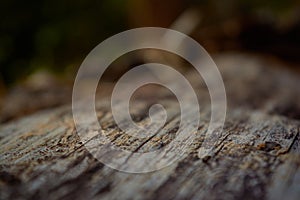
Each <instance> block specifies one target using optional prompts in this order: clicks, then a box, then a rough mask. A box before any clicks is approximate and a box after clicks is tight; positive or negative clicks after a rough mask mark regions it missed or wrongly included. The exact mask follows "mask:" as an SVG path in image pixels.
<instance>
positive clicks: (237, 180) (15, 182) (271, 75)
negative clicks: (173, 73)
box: [0, 54, 300, 200]
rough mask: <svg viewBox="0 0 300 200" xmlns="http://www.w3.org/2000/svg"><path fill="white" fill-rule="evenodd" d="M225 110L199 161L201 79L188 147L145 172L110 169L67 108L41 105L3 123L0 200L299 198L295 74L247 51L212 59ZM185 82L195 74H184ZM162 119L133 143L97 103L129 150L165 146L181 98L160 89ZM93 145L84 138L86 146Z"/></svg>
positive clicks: (141, 108)
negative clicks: (211, 146) (211, 147)
mask: <svg viewBox="0 0 300 200" xmlns="http://www.w3.org/2000/svg"><path fill="white" fill-rule="evenodd" d="M215 59H216V62H217V64H218V66H219V67H220V71H221V73H222V76H223V79H224V83H225V87H226V92H227V98H228V112H227V117H226V123H225V126H224V129H223V131H222V135H221V138H220V140H219V142H218V144H217V146H216V148H215V151H214V154H212V156H211V157H205V158H199V156H198V149H199V147H200V146H201V144H202V142H203V140H204V137H205V131H206V128H207V124H208V122H209V117H210V116H209V106H210V105H209V98H208V94H207V92H206V89H205V84H204V83H203V84H200V85H198V86H196V88H197V89H196V91H197V94H198V95H199V99H200V105H201V123H200V126H199V128H198V132H197V133H196V134H197V137H196V139H195V141H194V142H193V144H192V145H191V146H190V147H189V148H188V153H187V154H186V155H185V156H184V157H182V159H180V160H177V161H176V162H174V163H173V164H172V165H170V166H168V167H166V168H164V169H162V170H159V171H155V172H151V173H143V174H131V173H125V172H120V171H118V170H115V169H111V168H109V167H108V166H106V165H104V164H102V163H101V162H99V161H98V160H97V159H95V158H94V157H93V155H92V154H90V153H89V151H88V150H87V149H86V148H85V145H86V144H85V143H84V142H82V141H81V140H80V138H79V136H78V135H77V134H76V129H75V126H74V122H73V118H72V110H71V107H70V106H63V107H59V108H55V109H51V110H44V111H40V112H38V113H36V114H33V115H30V116H27V117H24V118H22V119H20V120H17V121H13V122H10V123H8V124H5V125H2V126H1V128H0V198H1V199H164V200H165V199H283V198H284V199H298V198H299V196H300V179H299V177H300V136H299V128H300V121H299V120H300V101H299V99H300V92H299V90H300V88H299V85H300V78H299V77H300V76H299V75H298V74H296V73H291V72H289V71H286V70H285V69H282V68H280V67H276V66H274V63H270V62H265V61H263V60H261V59H258V58H256V57H253V56H246V55H236V54H227V55H221V56H218V57H216V58H215ZM187 76H188V77H189V78H190V80H191V82H193V80H194V79H198V78H199V77H197V76H194V75H193V73H191V74H188V75H187ZM155 91H156V94H158V95H159V96H161V97H162V101H161V102H162V103H163V104H164V105H166V109H167V111H168V116H169V118H168V121H167V123H166V125H165V126H164V128H163V129H162V130H161V132H160V133H159V134H157V135H155V136H154V137H152V138H151V139H148V140H146V141H145V140H142V139H133V138H131V137H129V136H128V135H126V134H124V133H123V132H122V131H120V129H119V128H118V127H117V126H116V124H115V123H114V120H113V118H112V114H111V110H110V108H109V100H105V101H104V100H101V101H99V102H98V103H97V108H96V110H97V115H98V118H99V122H100V124H101V125H102V128H103V131H104V134H105V135H106V136H107V137H108V138H109V139H110V140H111V141H114V144H115V145H117V146H119V147H122V148H124V149H127V150H130V151H141V152H142V151H152V150H153V149H158V148H160V147H162V146H164V145H167V144H168V143H169V142H170V141H171V140H172V139H173V138H174V132H176V129H177V127H178V123H179V121H180V112H179V110H178V104H177V101H176V100H175V99H174V98H172V97H170V96H168V95H166V93H164V92H157V90H155ZM152 102H153V101H152V100H150V99H149V96H147V95H143V96H141V97H140V98H138V100H136V102H135V103H136V104H134V105H135V106H134V107H133V117H134V118H135V119H136V120H137V121H139V123H143V122H144V121H146V120H148V117H147V115H146V114H145V112H146V111H147V112H148V110H147V108H148V107H149V104H151V103H152ZM88 142H91V141H86V143H88Z"/></svg>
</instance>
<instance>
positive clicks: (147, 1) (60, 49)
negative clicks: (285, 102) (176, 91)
mask: <svg viewBox="0 0 300 200" xmlns="http://www.w3.org/2000/svg"><path fill="white" fill-rule="evenodd" d="M189 10H192V12H194V13H197V15H196V17H197V20H198V21H199V23H197V26H196V28H195V29H194V30H193V31H192V32H191V33H190V35H191V36H192V37H193V38H194V39H196V40H197V41H199V43H200V44H201V45H203V46H204V48H205V49H206V50H207V51H208V52H209V53H210V54H218V53H222V52H228V51H236V52H246V53H251V54H258V55H261V56H264V57H266V58H268V59H269V58H272V59H276V60H278V61H280V62H285V63H286V65H287V66H292V67H293V69H294V70H296V71H298V70H299V68H298V66H299V63H300V38H299V36H300V2H299V1H292V0H287V1H280V0H273V1H266V0H262V1H256V0H254V1H252V0H251V1H250V0H244V1H237V0H228V1H217V0H210V1H207V0H186V1H183V0H181V1H180V0H164V1H161V0H127V1H126V0H102V1H93V0H92V1H85V0H73V1H57V0H51V1H50V0H44V1H38V2H36V1H32V0H30V1H25V2H21V1H16V0H2V1H1V3H0V73H1V74H0V105H1V113H0V122H5V121H8V120H11V119H14V118H16V117H18V116H22V115H24V114H28V113H31V112H34V111H35V110H39V109H43V108H50V107H55V106H57V105H61V104H64V103H67V102H70V98H71V88H72V81H73V80H74V77H75V74H76V71H77V69H78V68H79V66H80V63H81V62H82V60H83V59H84V58H85V56H86V55H87V54H88V53H89V52H90V51H91V50H92V49H93V48H94V47H95V46H96V45H98V44H99V43H100V42H101V41H103V40H104V39H105V38H107V37H109V36H112V35H113V34H116V33H119V32H120V31H124V30H127V29H130V28H136V27H143V26H160V27H170V26H171V25H172V24H173V23H174V22H175V21H176V19H178V17H179V16H181V15H182V13H184V12H186V11H189ZM187 23H189V22H187ZM191 23H192V22H191Z"/></svg>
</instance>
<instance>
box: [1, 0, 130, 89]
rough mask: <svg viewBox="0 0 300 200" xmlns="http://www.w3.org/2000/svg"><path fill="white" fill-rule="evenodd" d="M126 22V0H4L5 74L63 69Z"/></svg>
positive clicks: (10, 80) (17, 75)
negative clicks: (42, 69) (44, 69)
mask: <svg viewBox="0 0 300 200" xmlns="http://www.w3.org/2000/svg"><path fill="white" fill-rule="evenodd" d="M125 24H126V21H125V1H122V0H101V1H96V0H92V1H85V0H73V1H61V0H44V1H17V0H2V1H1V6H0V66H1V74H2V78H3V79H4V82H5V83H6V84H10V83H13V82H14V81H16V80H17V79H19V78H21V77H24V76H26V75H27V74H29V73H30V72H32V71H34V70H36V69H38V68H46V69H49V70H52V71H56V72H61V71H64V70H66V68H67V67H68V66H70V65H72V64H74V63H79V62H80V61H82V59H83V58H84V56H85V55H86V54H87V53H88V52H89V51H90V50H91V48H93V47H94V46H96V44H98V43H99V42H101V41H102V40H103V39H104V38H105V37H108V36H110V35H112V34H115V33H117V32H119V31H121V30H123V29H125V28H124V27H125Z"/></svg>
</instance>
